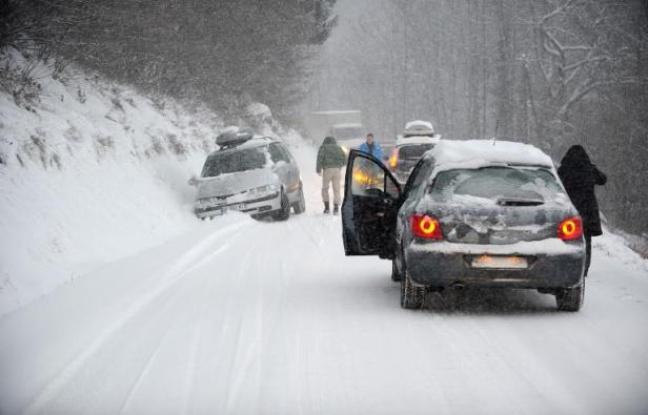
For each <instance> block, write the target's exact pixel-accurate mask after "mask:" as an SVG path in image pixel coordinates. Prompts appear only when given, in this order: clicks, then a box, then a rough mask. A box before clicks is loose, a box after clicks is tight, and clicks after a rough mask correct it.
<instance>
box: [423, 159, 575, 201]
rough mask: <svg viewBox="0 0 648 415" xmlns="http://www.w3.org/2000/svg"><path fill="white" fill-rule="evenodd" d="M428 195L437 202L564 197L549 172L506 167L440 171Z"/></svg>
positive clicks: (536, 199)
mask: <svg viewBox="0 0 648 415" xmlns="http://www.w3.org/2000/svg"><path fill="white" fill-rule="evenodd" d="M430 193H431V195H432V197H433V199H434V200H436V201H440V202H450V201H454V202H463V201H465V202H468V201H473V202H477V201H479V200H481V201H483V202H486V203H488V202H490V203H495V202H501V201H502V200H527V201H538V202H546V201H552V200H556V199H562V198H563V197H564V192H563V190H562V188H561V187H560V185H559V184H558V182H557V180H556V178H555V177H554V175H553V174H552V173H551V172H550V171H549V170H547V169H543V168H522V167H507V166H496V167H484V168H480V169H457V170H448V171H443V172H440V173H439V174H438V175H437V177H436V179H435V180H434V183H433V184H432V186H431V188H430Z"/></svg>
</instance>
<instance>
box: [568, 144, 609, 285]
mask: <svg viewBox="0 0 648 415" xmlns="http://www.w3.org/2000/svg"><path fill="white" fill-rule="evenodd" d="M558 176H560V180H562V182H563V184H564V186H565V190H567V194H568V195H569V198H570V199H571V201H572V203H573V204H574V206H575V207H576V209H577V210H578V213H579V214H580V215H581V218H582V219H583V233H584V235H585V243H586V254H587V255H586V259H585V275H587V271H588V270H589V267H590V262H591V260H592V236H599V235H602V234H603V230H602V229H601V219H600V217H599V208H598V203H597V201H596V194H595V193H594V186H596V185H599V186H602V185H604V184H605V183H606V182H607V177H606V176H605V174H603V172H601V171H600V170H599V169H598V168H597V167H596V166H595V165H594V164H592V162H591V161H590V158H589V156H588V155H587V152H586V151H585V149H584V148H583V146H580V145H575V146H572V147H571V148H570V149H569V150H567V153H566V154H565V157H563V159H562V161H561V162H560V168H559V169H558Z"/></svg>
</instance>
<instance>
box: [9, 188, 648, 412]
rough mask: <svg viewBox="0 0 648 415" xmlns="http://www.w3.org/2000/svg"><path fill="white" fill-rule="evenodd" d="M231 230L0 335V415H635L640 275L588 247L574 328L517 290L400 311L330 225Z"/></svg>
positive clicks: (644, 273) (449, 298)
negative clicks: (587, 272)
mask: <svg viewBox="0 0 648 415" xmlns="http://www.w3.org/2000/svg"><path fill="white" fill-rule="evenodd" d="M309 182H310V183H309V190H310V194H309V202H310V211H309V212H308V213H307V214H306V215H303V216H301V217H292V218H291V219H290V220H289V221H288V222H285V223H259V222H255V221H253V220H251V219H249V218H247V217H245V216H242V215H229V216H226V217H223V218H219V219H217V220H214V221H212V222H206V223H199V224H197V225H196V227H195V228H193V229H192V230H190V231H188V232H187V233H185V234H183V235H182V236H180V237H177V238H175V239H173V240H171V241H168V242H166V243H164V244H162V245H161V246H159V247H156V248H153V249H150V250H147V251H144V252H141V253H138V254H135V255H133V256H131V257H128V258H126V259H123V260H120V261H117V262H114V263H110V264H106V265H105V266H103V267H100V268H99V269H97V270H96V271H94V272H92V273H91V274H89V275H86V276H84V277H82V278H78V279H76V280H74V281H72V282H70V283H68V284H66V285H64V286H62V287H61V288H59V289H58V290H56V291H54V292H53V293H52V294H50V295H48V296H45V297H43V298H41V299H39V300H38V301H35V302H33V303H32V304H30V305H28V306H26V307H23V308H21V309H19V310H17V311H15V312H13V313H11V314H8V315H6V316H5V317H4V318H2V319H0V413H2V414H13V413H19V412H26V413H48V414H53V413H64V414H74V413H84V414H94V413H110V414H113V413H120V412H123V413H134V414H146V413H155V414H162V413H205V412H209V413H233V414H246V413H277V414H292V413H319V414H344V413H371V414H376V413H398V414H403V413H475V412H479V413H516V414H524V413H540V414H546V413H570V414H573V413H588V414H591V413H601V414H607V413H642V412H643V413H646V411H648V394H647V393H646V391H647V390H648V389H647V388H648V386H647V385H648V353H647V351H646V346H647V345H648V267H647V266H646V264H645V263H644V262H643V261H641V260H640V259H638V258H637V257H636V256H635V255H634V254H632V253H631V252H629V251H628V250H627V249H626V248H625V247H624V246H622V243H621V241H620V240H619V239H618V238H616V237H614V236H606V237H604V238H599V239H597V240H596V243H595V252H594V254H595V258H594V262H593V268H592V272H591V276H590V277H588V280H587V283H588V287H587V293H586V305H585V307H584V309H583V310H582V311H581V312H579V313H574V314H572V313H560V312H557V311H556V310H555V303H554V299H553V297H551V296H549V295H541V294H538V293H535V292H524V291H466V292H464V293H461V294H458V293H450V294H446V295H444V296H438V295H435V296H434V297H433V298H431V299H430V301H429V302H428V309H427V310H424V311H414V312H412V311H405V310H401V309H400V307H399V287H398V285H397V284H395V283H392V282H391V281H390V279H389V271H390V263H389V262H387V261H380V260H378V259H375V258H346V257H345V256H344V254H343V249H342V243H341V238H340V233H341V226H340V221H339V218H333V217H323V216H322V215H319V214H317V213H315V212H314V211H315V210H317V211H319V203H317V202H318V200H317V193H318V190H317V185H316V183H315V180H314V179H311V180H309Z"/></svg>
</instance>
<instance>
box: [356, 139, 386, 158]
mask: <svg viewBox="0 0 648 415" xmlns="http://www.w3.org/2000/svg"><path fill="white" fill-rule="evenodd" d="M358 150H360V151H362V152H365V153H368V154H371V155H372V156H374V157H375V158H377V159H378V160H380V161H381V162H382V161H383V149H382V147H380V144H378V143H376V142H375V141H374V135H373V133H369V134H367V141H365V142H364V143H362V144H361V145H360V148H358Z"/></svg>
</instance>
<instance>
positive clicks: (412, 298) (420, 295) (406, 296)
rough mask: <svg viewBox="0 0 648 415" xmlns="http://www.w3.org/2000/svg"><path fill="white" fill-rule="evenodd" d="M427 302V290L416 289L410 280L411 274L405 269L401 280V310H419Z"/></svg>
mask: <svg viewBox="0 0 648 415" xmlns="http://www.w3.org/2000/svg"><path fill="white" fill-rule="evenodd" d="M424 302H425V288H424V287H415V286H413V285H412V281H411V280H410V276H409V272H407V268H405V272H403V277H402V278H401V308H404V309H407V310H418V309H419V308H421V307H423V303H424Z"/></svg>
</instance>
